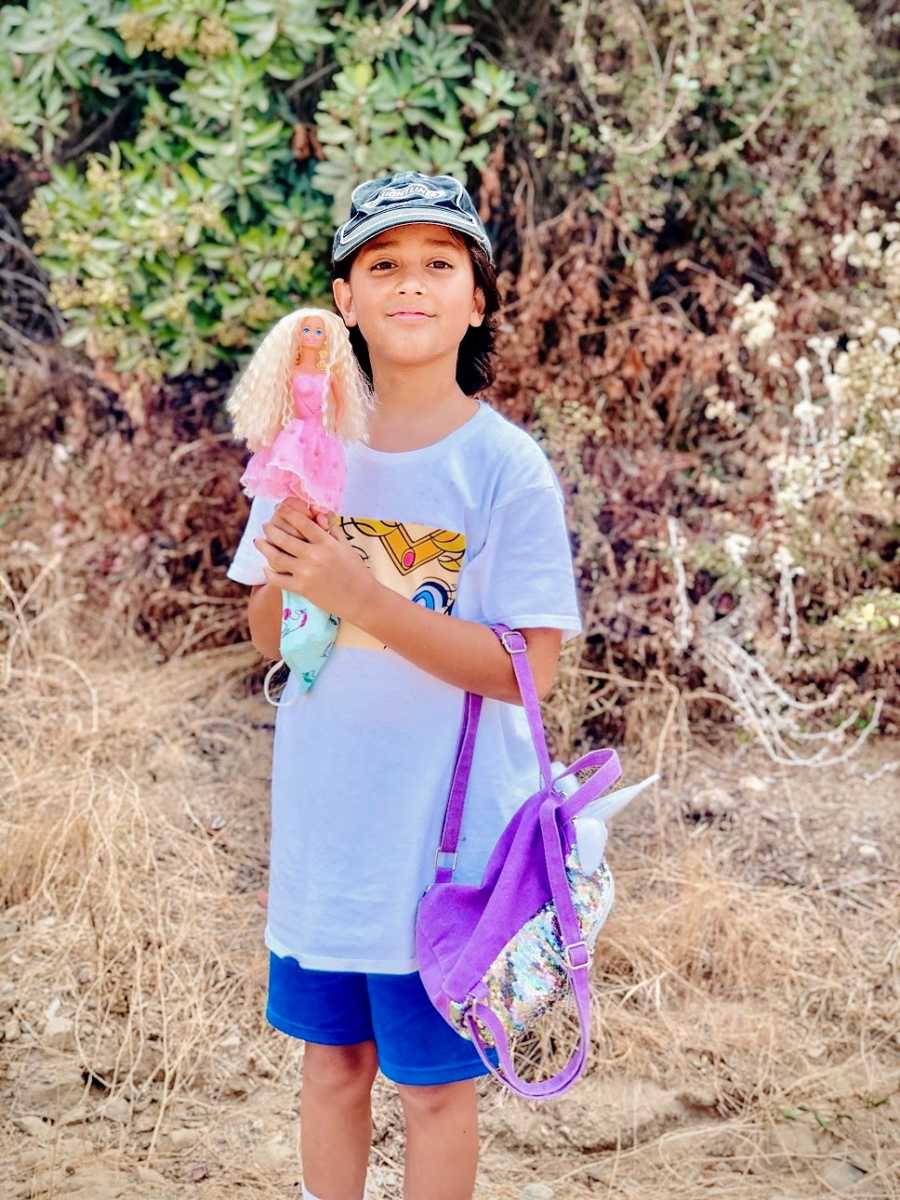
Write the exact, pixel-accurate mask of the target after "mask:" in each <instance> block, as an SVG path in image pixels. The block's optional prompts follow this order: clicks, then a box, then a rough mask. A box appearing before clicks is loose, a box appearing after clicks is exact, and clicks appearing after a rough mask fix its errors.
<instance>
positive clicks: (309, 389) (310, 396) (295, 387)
mask: <svg viewBox="0 0 900 1200" xmlns="http://www.w3.org/2000/svg"><path fill="white" fill-rule="evenodd" d="M327 382H328V377H327V376H326V375H324V374H320V373H318V372H313V371H296V372H295V373H294V375H293V377H292V379H291V395H292V397H293V401H294V412H295V413H296V416H295V417H294V418H293V419H292V420H290V421H288V423H287V425H285V427H284V428H283V429H282V430H281V432H280V433H278V434H277V435H276V437H275V440H274V441H273V442H272V444H271V446H264V447H263V448H262V450H257V451H256V453H255V454H253V455H251V457H250V460H249V462H248V463H247V467H246V470H245V471H244V474H243V475H242V476H241V485H242V487H243V489H244V491H245V493H246V494H247V495H248V496H266V497H268V498H269V499H271V500H284V499H285V497H287V496H299V497H300V498H301V499H302V500H307V501H312V502H313V503H314V504H315V505H316V506H317V507H319V508H323V509H326V510H328V511H329V512H336V511H337V509H338V505H339V503H340V498H341V493H342V491H343V488H344V479H345V476H346V460H345V457H344V447H343V445H342V443H341V441H340V438H337V437H334V436H332V434H330V433H329V432H328V430H327V429H326V428H325V425H324V424H323V421H322V409H323V406H324V402H325V389H326V385H327Z"/></svg>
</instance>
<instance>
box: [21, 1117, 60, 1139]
mask: <svg viewBox="0 0 900 1200" xmlns="http://www.w3.org/2000/svg"><path fill="white" fill-rule="evenodd" d="M12 1123H13V1125H15V1127H16V1129H21V1131H22V1132H23V1133H27V1134H28V1136H29V1137H35V1138H40V1139H41V1141H43V1140H44V1138H46V1137H47V1136H48V1135H49V1134H50V1132H51V1129H52V1126H50V1125H48V1124H47V1122H46V1121H43V1120H41V1118H40V1117H13V1122H12Z"/></svg>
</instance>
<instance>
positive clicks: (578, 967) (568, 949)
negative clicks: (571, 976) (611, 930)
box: [563, 942, 591, 971]
mask: <svg viewBox="0 0 900 1200" xmlns="http://www.w3.org/2000/svg"><path fill="white" fill-rule="evenodd" d="M579 947H580V948H581V949H582V950H583V951H584V962H572V951H573V950H575V949H577V948H579ZM563 958H564V959H565V960H566V963H567V965H568V967H569V969H570V970H571V971H582V970H586V969H587V968H588V967H589V966H590V965H591V953H590V951H589V950H588V948H587V943H586V942H569V944H568V945H566V946H563Z"/></svg>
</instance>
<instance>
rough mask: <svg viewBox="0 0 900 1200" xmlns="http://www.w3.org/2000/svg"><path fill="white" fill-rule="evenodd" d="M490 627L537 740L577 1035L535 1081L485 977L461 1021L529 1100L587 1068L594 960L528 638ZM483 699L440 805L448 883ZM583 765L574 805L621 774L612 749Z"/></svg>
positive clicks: (441, 870) (546, 841) (439, 858)
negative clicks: (559, 1062) (515, 1053)
mask: <svg viewBox="0 0 900 1200" xmlns="http://www.w3.org/2000/svg"><path fill="white" fill-rule="evenodd" d="M490 628H491V630H492V631H493V632H494V633H495V634H496V636H497V637H498V638H499V639H500V641H501V642H502V644H503V647H504V649H505V650H506V651H507V652H508V653H509V655H510V656H511V658H512V663H513V671H514V672H515V676H516V682H517V683H518V685H519V690H520V693H521V695H522V700H523V704H524V708H525V714H526V717H527V718H528V727H529V729H530V731H531V740H532V742H533V743H534V748H535V751H536V753H537V757H538V764H539V767H540V774H541V785H542V788H544V789H545V790H546V791H547V796H546V798H545V800H544V802H543V803H542V805H541V808H540V814H539V815H540V823H541V832H542V841H543V845H544V856H545V860H546V864H547V873H548V878H549V881H550V887H551V891H552V895H553V902H554V905H555V908H556V915H557V919H558V921H559V928H560V934H561V941H562V947H563V957H564V960H565V968H566V973H567V975H568V977H569V981H570V983H571V985H572V990H573V992H574V994H575V1002H576V1007H577V1011H578V1024H579V1027H580V1037H579V1042H578V1047H577V1049H576V1050H575V1053H574V1054H573V1056H572V1058H571V1059H570V1060H569V1062H568V1063H567V1064H566V1066H565V1067H563V1069H562V1070H561V1071H559V1072H558V1073H557V1074H556V1075H554V1076H553V1077H552V1078H551V1079H545V1080H543V1081H541V1082H539V1083H528V1082H527V1081H526V1080H524V1079H522V1078H521V1077H520V1076H519V1075H518V1074H517V1073H516V1071H515V1069H514V1065H513V1061H512V1055H511V1053H510V1047H509V1041H508V1038H507V1035H506V1030H505V1029H504V1027H503V1024H502V1023H501V1021H500V1020H499V1019H498V1017H497V1016H496V1015H495V1014H494V1012H493V1011H492V1009H491V1007H490V1004H489V1003H484V1004H482V1003H480V1002H481V1001H488V992H487V988H486V986H485V984H484V982H483V981H482V982H481V983H480V984H479V985H478V986H477V987H476V988H475V989H474V990H473V992H472V993H471V995H472V999H473V1001H474V1003H473V1006H472V1008H471V1009H470V1010H469V1012H468V1013H467V1015H466V1024H467V1027H468V1030H469V1033H470V1036H471V1039H472V1042H473V1044H474V1046H475V1048H476V1050H477V1051H478V1054H479V1055H480V1057H481V1059H482V1061H483V1062H484V1064H485V1066H486V1067H487V1068H488V1070H489V1071H490V1072H491V1074H492V1075H495V1076H496V1077H497V1078H498V1079H499V1080H500V1081H501V1083H503V1084H505V1085H506V1086H507V1087H509V1088H511V1090H512V1091H514V1092H517V1093H518V1094H519V1095H520V1096H523V1097H525V1098H526V1099H533V1100H546V1099H550V1098H551V1097H553V1096H556V1095H559V1094H560V1093H561V1092H564V1091H565V1090H566V1089H567V1088H568V1086H569V1084H570V1083H571V1082H572V1081H573V1080H574V1079H577V1078H578V1076H579V1074H580V1073H581V1071H582V1069H583V1067H584V1064H585V1060H586V1058H587V1053H588V1048H589V1046H590V1027H591V1008H590V1006H591V998H590V984H589V978H588V977H589V974H590V967H591V955H590V952H589V950H588V948H587V946H586V944H585V942H584V940H583V939H582V937H581V926H580V923H579V920H578V915H577V913H576V911H575V907H574V904H573V903H572V895H571V892H570V891H569V881H568V877H567V874H566V866H565V858H564V853H563V845H562V834H561V830H560V826H559V818H560V817H567V816H569V815H571V814H572V812H573V811H574V810H573V809H572V807H571V805H570V804H568V803H567V802H566V798H565V797H564V796H563V795H562V793H556V792H554V791H553V790H551V787H550V784H551V780H552V767H551V763H550V755H549V753H548V751H547V739H546V735H545V733H544V723H543V720H542V718H541V709H540V702H539V700H538V697H537V691H536V689H535V686H534V679H533V676H532V673H531V667H530V665H529V663H528V658H527V654H526V650H527V645H526V642H525V637H524V635H523V634H522V633H521V632H520V631H519V630H517V629H510V627H509V626H508V625H503V624H502V623H497V624H495V625H491V626H490ZM481 703H482V697H481V696H479V695H477V694H475V693H473V692H466V696H465V703H464V706H463V718H462V728H461V730H460V735H459V741H458V743H457V750H456V762H455V764H454V768H453V776H452V782H451V785H450V794H449V797H448V799H447V807H446V809H445V811H444V824H443V827H442V829H441V837H440V842H439V845H438V850H437V854H436V856H435V865H436V870H435V883H446V882H449V881H450V880H451V879H452V877H453V868H454V867H455V865H456V850H457V846H458V844H459V835H460V829H461V827H462V814H463V806H464V804H465V797H466V788H467V786H468V782H469V774H470V771H471V768H472V755H473V751H474V748H475V735H476V733H477V731H478V720H479V717H480V715H481ZM586 767H596V768H597V769H596V770H595V772H594V775H593V776H592V777H591V779H590V781H589V784H588V785H583V786H582V788H581V789H580V795H579V799H578V807H579V808H580V807H582V806H583V805H584V804H585V803H587V802H588V800H589V798H592V796H593V793H594V791H595V789H596V794H599V793H600V792H602V791H604V790H605V789H606V788H607V787H608V786H609V784H610V783H611V782H613V780H615V779H616V778H617V777H618V775H619V773H620V768H619V765H618V759H617V757H616V755H615V753H614V752H612V751H608V750H602V751H594V752H592V753H591V754H587V755H584V757H583V758H581V759H579V760H578V762H577V763H573V764H572V766H571V767H569V769H568V770H567V771H566V772H565V774H567V775H568V774H571V773H573V772H575V771H577V770H579V769H581V768H586ZM448 860H449V861H448ZM476 1016H477V1021H480V1022H481V1023H482V1024H483V1025H484V1026H485V1028H487V1029H488V1030H489V1031H490V1033H491V1036H492V1038H493V1039H494V1045H495V1046H496V1048H497V1052H498V1055H499V1058H500V1070H499V1071H498V1070H497V1068H496V1067H495V1066H494V1064H493V1063H492V1062H491V1061H490V1059H489V1058H488V1057H487V1051H488V1049H489V1048H490V1047H489V1046H488V1045H487V1043H486V1042H485V1041H484V1039H483V1037H482V1036H481V1033H480V1032H479V1029H478V1024H477V1021H476Z"/></svg>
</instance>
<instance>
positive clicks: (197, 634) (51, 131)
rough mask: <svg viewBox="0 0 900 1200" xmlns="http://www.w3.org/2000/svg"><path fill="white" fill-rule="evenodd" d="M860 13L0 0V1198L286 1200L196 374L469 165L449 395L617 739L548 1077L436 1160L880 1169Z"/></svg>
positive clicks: (879, 242) (233, 625)
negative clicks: (518, 493)
mask: <svg viewBox="0 0 900 1200" xmlns="http://www.w3.org/2000/svg"><path fill="white" fill-rule="evenodd" d="M898 47H900V17H898V15H897V13H896V11H895V8H894V6H893V5H892V4H891V3H889V0H859V2H856V3H849V2H848V0H794V2H792V3H790V4H776V3H774V0H654V2H650V0H605V2H604V3H602V4H601V3H599V2H596V3H591V2H589V0H572V2H561V0H552V2H551V3H534V2H533V0H521V2H519V3H517V4H510V3H506V2H505V0H496V2H493V3H491V2H485V0H481V2H479V0H460V2H454V0H446V2H438V3H431V2H429V0H405V2H404V3H395V4H386V3H385V4H373V3H351V4H336V3H332V2H329V0H323V2H319V0H281V3H277V4H275V3H271V2H270V0H236V2H230V3H225V2H224V0H196V2H195V0H182V2H179V3H175V2H174V0H161V2H158V3H157V2H153V0H137V2H134V3H127V2H124V0H91V2H90V3H88V2H86V0H31V2H30V3H28V4H27V5H23V6H19V5H11V4H5V5H3V6H0V433H2V449H0V539H2V545H3V560H2V568H0V587H2V590H3V593H4V597H5V603H6V608H5V610H4V614H3V623H2V626H0V629H2V633H0V637H2V645H3V654H4V657H3V672H4V675H3V683H4V689H5V690H4V697H3V700H2V703H3V705H4V714H3V715H4V724H3V729H4V734H3V738H4V747H3V759H2V763H3V766H2V797H0V820H2V823H3V838H2V847H3V849H2V851H0V856H2V857H0V863H2V869H0V896H2V902H3V916H2V918H0V1022H2V1028H0V1032H2V1035H3V1042H2V1045H0V1069H2V1070H4V1071H5V1072H6V1074H5V1077H4V1078H5V1080H6V1081H7V1082H8V1084H9V1087H10V1091H11V1094H12V1101H11V1105H10V1109H9V1118H8V1120H7V1122H6V1123H5V1125H4V1127H3V1128H4V1133H3V1136H4V1137H6V1138H7V1139H8V1145H9V1148H10V1151H11V1155H12V1161H13V1162H14V1165H15V1171H14V1179H15V1182H14V1184H11V1186H14V1187H15V1188H16V1189H18V1190H16V1191H14V1192H11V1194H14V1195H16V1196H19V1195H22V1196H44V1195H62V1194H68V1193H69V1192H72V1193H74V1192H78V1191H80V1192H81V1193H82V1194H85V1195H91V1196H98V1197H103V1196H106V1195H109V1196H119V1195H122V1196H126V1195H127V1196H131V1195H135V1196H137V1195H141V1196H143V1195H148V1194H151V1192H152V1194H153V1195H159V1196H164V1195H168V1194H169V1191H170V1190H172V1189H174V1190H173V1191H172V1194H175V1191H178V1190H179V1189H180V1188H183V1186H184V1184H185V1183H186V1182H190V1183H191V1184H192V1186H194V1187H195V1188H196V1189H197V1192H198V1195H203V1196H213V1195H218V1194H219V1190H220V1189H221V1192H222V1194H223V1195H224V1194H225V1193H226V1191H227V1192H228V1194H229V1195H231V1194H233V1191H234V1188H235V1187H237V1186H243V1187H244V1188H245V1190H246V1191H247V1192H248V1194H250V1195H254V1196H255V1195H258V1196H264V1195H270V1194H271V1195H284V1194H296V1191H294V1192H293V1193H292V1192H290V1190H289V1189H290V1188H291V1187H295V1185H296V1163H295V1154H294V1150H293V1148H292V1146H291V1139H292V1137H293V1125H292V1121H293V1115H292V1114H293V1106H294V1105H295V1101H296V1095H295V1092H296V1086H295V1085H296V1080H295V1076H294V1074H293V1072H294V1070H295V1067H296V1062H297V1054H298V1052H297V1051H296V1049H295V1048H292V1047H287V1048H285V1047H284V1046H283V1045H282V1041H283V1039H278V1038H277V1037H276V1036H275V1035H274V1034H273V1032H272V1031H271V1030H268V1029H267V1027H266V1026H265V1023H264V1021H263V1019H262V1016H261V996H262V988H263V986H264V958H263V957H262V955H261V938H260V920H261V917H260V913H259V910H258V908H257V906H256V905H255V901H254V893H255V890H256V889H257V888H258V887H259V885H260V883H261V882H262V875H263V869H264V864H265V857H266V856H265V852H266V845H265V842H266V826H265V812H264V810H265V797H266V781H267V771H268V766H267V762H266V757H267V754H268V749H269V746H270V739H271V718H270V716H269V712H268V711H267V710H266V707H265V706H264V705H262V706H260V704H259V701H258V692H259V685H260V680H261V675H262V670H263V668H262V666H261V664H260V663H259V660H258V657H257V656H256V655H255V653H254V652H252V650H248V648H247V645H246V641H245V639H246V618H245V602H246V598H245V596H244V594H243V589H241V588H239V587H237V586H236V585H233V584H231V583H230V582H229V581H228V580H227V579H226V578H225V574H224V571H225V567H226V565H227V562H228V560H229V558H230V555H231V553H232V552H233V549H234V546H235V544H236V541H237V538H238V535H239V533H240V530H241V527H242V524H243V521H244V518H245V516H246V511H247V506H246V502H245V501H244V500H243V498H242V497H241V496H240V494H239V489H238V487H237V484H236V480H237V478H238V475H239V473H240V468H241V464H242V461H243V457H244V455H243V452H242V449H241V448H240V447H239V446H237V445H236V444H235V443H234V442H233V440H232V439H231V437H230V434H229V430H228V425H227V422H226V420H225V417H224V413H223V403H222V402H223V399H224V396H225V394H226V392H227V389H228V386H229V383H230V381H231V379H232V378H233V376H234V373H235V371H236V370H237V369H238V368H239V367H240V366H241V364H242V363H243V362H244V361H245V360H246V357H247V356H248V355H249V353H250V352H251V351H252V349H253V347H254V346H255V344H256V343H257V341H258V339H259V338H260V336H261V335H262V334H263V332H264V331H265V330H266V329H267V328H268V327H269V326H270V325H271V324H272V322H273V321H274V320H275V319H277V318H278V317H279V316H280V315H282V314H283V313H285V312H287V311H289V310H290V309H291V308H292V307H295V306H296V305H297V304H299V303H306V302H311V303H317V304H327V303H328V302H329V301H328V295H329V287H328V278H327V273H326V269H325V264H326V258H327V248H328V245H329V240H330V234H331V231H332V229H333V227H334V224H335V222H336V221H337V220H339V219H340V218H341V216H342V214H344V213H345V211H346V207H347V200H348V196H349V191H350V190H351V188H352V187H353V185H354V184H355V183H356V182H358V181H359V180H360V179H362V178H366V177H370V176H373V175H377V174H380V173H383V172H386V171H389V170H394V169H401V168H415V169H419V170H422V171H426V172H437V171H446V172H450V173H454V174H457V175H459V176H460V177H462V178H465V179H466V180H467V182H468V183H469V185H470V188H471V190H472V192H473V195H475V197H476V200H477V203H478V204H479V208H480V211H481V215H482V217H483V219H484V220H485V222H486V223H487V226H488V228H489V231H490V233H491V236H492V239H493V241H494V244H495V247H496V251H497V258H498V263H499V268H500V283H501V290H502V295H503V300H504V303H503V309H502V312H501V315H500V339H499V342H500V344H499V355H498V372H497V380H496V384H495V386H494V387H493V389H492V390H491V393H490V395H489V396H488V398H489V399H490V401H491V402H492V403H494V404H495V405H496V406H497V407H498V408H499V409H501V411H503V412H505V413H506V414H507V415H509V416H510V417H512V418H513V419H515V420H517V421H519V422H521V423H522V424H524V425H526V426H527V427H528V428H530V429H531V431H532V432H533V433H534V434H535V436H536V437H538V438H539V439H540V440H541V441H542V443H543V444H544V445H545V446H546V448H547V452H548V454H549V455H550V456H551V458H552V459H553V461H554V464H555V466H556V467H557V470H558V472H559V474H560V477H561V479H562V481H563V484H564V487H565V490H566V493H567V498H568V507H569V516H570V521H571V535H572V544H573V549H574V551H575V555H576V564H577V570H578V575H579V579H580V583H581V592H582V601H583V609H584V617H585V627H586V633H585V636H584V637H583V638H580V639H577V640H576V642H575V643H572V644H570V645H569V646H568V647H567V648H566V652H565V658H564V661H563V664H562V671H561V676H560V681H559V684H558V686H557V688H556V690H555V692H554V695H553V696H552V697H550V698H549V700H548V702H547V705H546V716H547V721H548V726H549V727H550V729H551V731H552V733H553V737H554V742H555V750H556V753H557V755H558V756H559V757H562V758H571V757H574V755H575V754H576V753H578V752H579V750H581V749H584V748H587V747H588V746H594V745H597V744H603V743H610V744H616V745H620V746H622V747H624V748H625V751H626V759H627V761H628V762H629V764H630V765H633V766H634V767H635V769H637V767H638V765H646V766H647V767H649V768H653V769H659V770H661V771H662V772H663V785H662V786H661V787H660V788H658V789H657V793H656V795H654V796H653V797H651V798H649V799H647V800H646V803H644V802H643V801H642V802H641V804H640V805H638V806H635V812H634V814H633V815H631V814H626V816H625V817H624V818H623V819H622V821H621V823H620V824H619V825H617V831H616V832H617V837H616V838H614V839H613V840H614V842H616V843H617V849H615V850H613V851H612V854H613V858H612V863H613V868H614V871H615V872H616V873H617V878H620V879H621V881H622V883H621V887H620V900H619V903H618V906H617V917H616V918H615V919H614V920H613V921H612V922H611V923H610V926H609V929H610V932H609V935H608V936H605V937H604V939H603V941H602V943H601V949H600V950H599V951H598V959H597V963H596V965H595V978H596V982H597V989H596V990H597V1028H598V1030H599V1033H598V1035H597V1044H596V1045H595V1047H594V1049H593V1051H592V1061H591V1067H590V1070H589V1071H588V1073H587V1075H586V1077H585V1080H584V1082H583V1084H582V1086H581V1090H580V1094H573V1095H572V1096H571V1097H570V1098H567V1100H566V1101H565V1104H564V1105H561V1106H559V1107H557V1108H556V1110H555V1112H553V1113H549V1114H547V1113H546V1111H544V1112H540V1113H538V1112H537V1111H532V1110H533V1108H535V1107H537V1108H539V1107H540V1106H519V1107H515V1106H514V1107H513V1108H512V1109H511V1108H510V1107H509V1105H508V1104H506V1103H505V1102H504V1098H503V1097H502V1096H498V1095H496V1094H495V1093H494V1092H493V1091H492V1090H491V1089H490V1088H489V1087H488V1088H485V1105H486V1109H487V1111H486V1114H485V1123H486V1130H487V1135H486V1143H487V1147H486V1154H485V1160H484V1164H483V1168H482V1171H483V1184H484V1189H485V1190H484V1192H483V1194H484V1195H485V1196H486V1197H487V1196H489V1197H498V1198H499V1197H507V1196H510V1197H511V1196H519V1195H526V1194H527V1195H530V1196H531V1197H532V1200H546V1198H547V1197H549V1196H554V1195H555V1196H578V1195H588V1194H598V1189H599V1191H600V1193H602V1194H605V1193H608V1194H611V1195H630V1194H631V1193H632V1191H634V1192H635V1194H637V1193H638V1192H639V1193H640V1194H641V1195H642V1196H643V1197H654V1196H656V1195H657V1194H659V1195H663V1194H665V1195H667V1196H670V1195H673V1194H674V1193H676V1192H678V1191H679V1190H681V1192H682V1193H683V1194H684V1195H690V1196H696V1195H699V1194H701V1191H702V1192H703V1194H706V1193H710V1194H715V1195H723V1196H724V1195H727V1196H729V1197H733V1196H742V1195H748V1196H749V1195H754V1196H756V1195H759V1196H766V1197H769V1198H774V1197H775V1196H776V1195H777V1196H783V1197H785V1198H788V1197H797V1196H801V1195H816V1196H820V1195H822V1194H826V1189H827V1190H828V1191H829V1192H830V1191H836V1190H842V1189H846V1188H851V1187H852V1188H853V1192H852V1194H853V1195H854V1196H862V1195H865V1196H872V1197H875V1196H879V1197H880V1196H896V1195H898V1194H900V1192H898V1190H897V1184H896V1177H895V1176H894V1175H893V1174H892V1166H896V1163H897V1160H898V1158H900V1137H898V1132H897V1120H898V1088H897V1080H898V1060H897V1051H898V1048H900V1045H898V1041H897V1032H896V1012H897V1004H898V1001H900V981H898V974H900V942H898V940H897V928H898V922H897V917H898V915H900V913H898V911H897V909H898V905H897V895H898V889H897V886H896V885H897V883H898V881H900V874H898V857H897V849H896V847H897V846H898V845H900V839H898V838H897V836H896V833H897V831H898V825H897V822H898V806H897V803H896V794H897V774H896V772H897V760H896V758H895V757H892V754H893V753H894V750H893V747H894V746H895V745H896V742H895V739H896V735H897V733H898V727H900V702H898V701H900V695H898V688H897V680H898V678H900V672H898V662H900V654H898V647H900V593H898V589H897V581H898V572H897V559H898V545H900V536H898V531H900V507H898V499H897V476H898V445H900V411H898V395H900V203H898V200H897V196H898V188H897V172H896V162H897V159H898V156H900V145H898V143H900V88H898V63H900V50H898ZM629 774H631V771H630V770H629ZM198 930H202V931H203V936H202V937H198ZM565 1032H566V1022H565V1018H563V1017H561V1018H560V1022H559V1023H558V1028H557V1027H554V1028H553V1029H551V1030H550V1031H549V1032H548V1033H547V1034H546V1036H544V1037H542V1038H541V1040H540V1042H539V1044H535V1045H531V1046H530V1047H529V1046H523V1048H522V1053H523V1055H524V1056H526V1057H527V1056H528V1055H529V1054H530V1055H531V1058H532V1060H533V1064H534V1067H535V1069H536V1070H541V1071H546V1070H549V1069H552V1064H553V1062H554V1061H555V1060H554V1055H556V1056H558V1055H559V1054H562V1053H565V1036H564V1034H565ZM569 1032H570V1031H569ZM377 1100H378V1105H379V1107H378V1114H379V1115H378V1119H377V1121H376V1124H377V1127H378V1128H377V1137H376V1146H375V1148H374V1149H373V1172H376V1171H377V1172H378V1174H377V1176H375V1179H376V1184H377V1186H378V1187H379V1188H380V1189H382V1191H381V1192H377V1193H376V1195H377V1194H383V1195H384V1196H386V1197H388V1196H394V1195H396V1194H398V1193H397V1188H398V1187H399V1178H400V1173H401V1170H402V1132H401V1131H399V1130H398V1120H399V1118H398V1113H397V1112H396V1110H395V1109H394V1108H392V1107H391V1106H392V1104H393V1099H392V1097H391V1094H390V1092H389V1090H387V1089H382V1090H381V1092H380V1093H379V1095H378V1097H377ZM91 1171H93V1172H94V1174H93V1175H92V1174H90V1172H91ZM98 1172H99V1174H98ZM140 1172H144V1174H143V1175H141V1174H140ZM11 1178H12V1177H11ZM529 1187H531V1189H532V1190H531V1192H528V1191H527V1189H528V1188H529ZM541 1188H543V1189H545V1190H544V1191H543V1192H542V1191H541V1190H540V1189H541ZM535 1189H537V1190H535ZM547 1189H549V1190H547ZM717 1189H718V1190H717ZM179 1194H180V1191H179Z"/></svg>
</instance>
